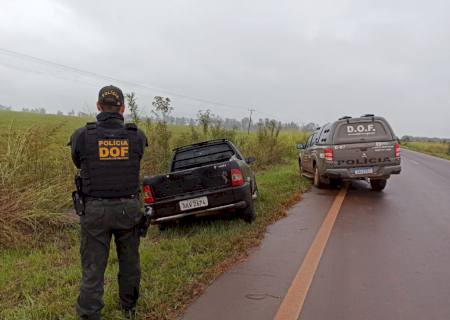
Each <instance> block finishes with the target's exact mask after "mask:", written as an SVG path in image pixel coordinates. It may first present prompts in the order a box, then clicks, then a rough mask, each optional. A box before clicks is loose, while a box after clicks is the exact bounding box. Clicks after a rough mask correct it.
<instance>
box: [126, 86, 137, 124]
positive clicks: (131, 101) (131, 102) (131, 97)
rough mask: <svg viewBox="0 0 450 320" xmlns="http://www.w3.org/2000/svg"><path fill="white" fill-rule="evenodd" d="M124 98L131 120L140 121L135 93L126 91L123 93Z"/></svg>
mask: <svg viewBox="0 0 450 320" xmlns="http://www.w3.org/2000/svg"><path fill="white" fill-rule="evenodd" d="M125 99H126V101H127V104H128V108H129V109H130V113H131V120H132V121H133V122H134V123H135V124H138V123H139V122H140V119H139V107H138V104H137V102H136V94H135V93H134V92H131V93H127V94H126V95H125Z"/></svg>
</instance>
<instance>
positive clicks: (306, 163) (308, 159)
mask: <svg viewBox="0 0 450 320" xmlns="http://www.w3.org/2000/svg"><path fill="white" fill-rule="evenodd" d="M314 136H315V134H312V135H311V136H310V137H309V138H308V142H306V147H305V150H304V151H303V158H302V163H303V169H304V170H305V171H308V172H312V155H311V151H312V149H311V147H312V142H313V139H314Z"/></svg>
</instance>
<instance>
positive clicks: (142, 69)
mask: <svg viewBox="0 0 450 320" xmlns="http://www.w3.org/2000/svg"><path fill="white" fill-rule="evenodd" d="M449 9H450V3H447V2H446V1H430V2H426V3H425V2H422V1H418V0H411V1H404V0H399V1H387V0H380V1H376V2H374V1H368V0H366V1H362V0H358V1H357V0H345V1H344V0H341V1H335V0H320V1H314V2H312V1H308V2H299V1H279V2H276V3H275V2H273V1H222V2H216V1H206V0H203V1H200V0H196V1H128V2H122V1H103V0H101V1H95V2H92V1H87V0H80V1H51V0H45V1H44V0H39V1H33V2H28V1H23V0H19V1H10V0H7V1H6V3H5V4H4V8H3V9H2V11H1V12H0V37H1V38H2V46H3V47H5V48H7V49H10V50H15V51H19V52H24V53H27V54H31V55H34V56H38V57H41V58H44V59H48V60H52V61H55V62H58V63H63V64H68V65H72V66H75V67H78V68H80V69H85V70H90V71H94V72H97V73H101V74H105V75H110V76H112V77H114V78H118V79H124V80H130V81H133V82H138V83H143V84H148V85H150V86H155V87H160V88H166V89H168V90H171V91H175V92H180V93H184V94H186V95H189V96H194V97H201V98H204V99H208V100H213V101H220V102H223V103H227V104H231V105H239V106H242V107H243V108H225V107H223V106H214V105H208V104H204V103H200V102H198V101H191V100H188V99H181V98H175V99H174V107H175V110H176V112H177V113H178V114H181V115H189V116H194V115H195V114H196V111H197V110H198V109H205V108H211V109H212V110H214V111H215V112H216V113H219V114H222V115H224V116H228V117H243V116H246V115H247V111H246V110H245V109H246V107H254V108H256V109H257V110H259V111H261V113H260V114H258V113H257V114H256V116H257V117H265V115H266V114H271V115H275V116H276V117H277V118H279V119H281V120H295V121H298V122H309V121H314V122H318V123H324V122H328V121H332V120H333V119H335V118H337V117H338V116H341V115H344V114H349V115H360V114H363V113H375V114H381V115H384V116H386V117H387V118H388V119H390V120H391V122H392V124H393V126H394V128H395V129H396V131H397V133H398V134H415V135H430V136H431V135H436V136H447V137H448V136H450V130H449V129H448V125H447V124H448V120H449V118H450V112H449V111H448V110H449V108H448V105H449V103H450V93H449V92H450V91H449V90H448V87H449V84H450V83H449V82H450V64H448V63H447V59H448V52H450V43H449V42H448V41H447V39H449V38H450V20H448V19H447V17H446V13H447V12H448V11H449ZM5 65H7V66H8V67H7V68H5ZM0 66H3V69H2V70H1V71H2V72H1V74H0V81H2V83H4V84H5V85H4V86H3V88H2V91H5V92H7V94H5V96H6V97H7V100H8V101H0V103H2V104H10V105H27V104H32V103H38V104H39V105H41V106H44V105H46V106H48V109H50V110H55V109H57V108H59V109H61V108H63V107H62V106H61V105H62V103H61V102H59V101H62V100H63V99H64V104H65V105H66V106H67V107H65V108H66V110H69V109H71V108H80V106H85V105H86V104H88V105H91V106H92V107H93V106H94V103H95V98H96V92H97V91H98V89H99V87H100V86H101V85H102V84H103V83H104V81H103V80H101V79H93V78H86V77H81V76H79V75H73V74H67V72H63V71H55V70H53V69H52V68H50V67H43V66H37V65H36V64H33V63H29V62H27V63H24V62H21V61H17V60H16V61H12V60H11V57H5V56H3V55H0ZM36 72H37V73H36ZM124 89H125V90H135V91H137V93H138V97H139V98H140V101H141V103H142V104H145V105H147V106H149V105H150V101H151V97H152V96H153V95H155V94H160V92H157V90H145V89H142V88H139V89H137V88H133V87H132V86H124ZM23 90H26V91H27V92H34V94H33V100H31V99H29V98H28V97H27V96H23V95H21V91H23ZM50 97H51V98H50ZM2 99H5V98H4V97H2ZM36 100H37V101H36Z"/></svg>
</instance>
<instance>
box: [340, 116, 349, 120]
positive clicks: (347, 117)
mask: <svg viewBox="0 0 450 320" xmlns="http://www.w3.org/2000/svg"><path fill="white" fill-rule="evenodd" d="M351 118H352V117H350V116H343V117H340V118H339V120H346V119H351Z"/></svg>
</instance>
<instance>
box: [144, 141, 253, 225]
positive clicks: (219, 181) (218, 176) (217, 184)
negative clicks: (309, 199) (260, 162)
mask: <svg viewBox="0 0 450 320" xmlns="http://www.w3.org/2000/svg"><path fill="white" fill-rule="evenodd" d="M254 161H255V158H254V157H249V158H247V159H246V158H244V157H243V156H242V154H241V153H240V152H239V150H237V148H236V147H235V146H234V145H233V144H232V143H231V142H230V141H228V140H225V139H220V140H211V141H205V142H201V143H196V144H192V145H187V146H184V147H180V148H176V149H174V154H173V157H172V161H171V164H170V172H169V173H167V174H164V175H159V176H146V177H144V183H143V192H144V208H145V212H146V214H147V215H148V216H149V217H150V220H151V222H152V224H159V225H160V229H164V228H165V226H166V225H167V223H168V222H170V221H174V220H179V219H181V218H184V217H187V216H201V215H208V214H212V213H216V212H218V211H222V210H232V211H234V212H236V213H237V214H239V216H240V217H241V218H242V219H244V221H246V222H248V223H251V222H252V221H253V220H254V219H255V209H254V207H253V200H254V199H256V197H257V191H258V189H257V186H256V180H255V175H254V173H253V171H252V169H251V168H250V166H249V164H251V163H252V162H254Z"/></svg>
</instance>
